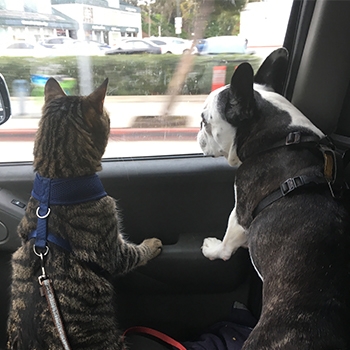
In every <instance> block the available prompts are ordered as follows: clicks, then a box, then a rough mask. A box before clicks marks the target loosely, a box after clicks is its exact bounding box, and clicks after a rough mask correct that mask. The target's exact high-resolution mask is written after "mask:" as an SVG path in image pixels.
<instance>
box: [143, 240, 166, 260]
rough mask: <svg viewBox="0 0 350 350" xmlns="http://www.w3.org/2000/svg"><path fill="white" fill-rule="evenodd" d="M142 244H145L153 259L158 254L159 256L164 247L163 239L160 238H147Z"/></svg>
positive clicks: (150, 257)
mask: <svg viewBox="0 0 350 350" xmlns="http://www.w3.org/2000/svg"><path fill="white" fill-rule="evenodd" d="M142 244H144V245H145V246H146V247H147V248H148V250H149V252H150V256H149V259H153V258H155V257H156V256H158V255H159V254H160V252H161V251H162V247H163V244H162V241H161V240H160V239H158V238H148V239H145V240H144V241H143V242H142Z"/></svg>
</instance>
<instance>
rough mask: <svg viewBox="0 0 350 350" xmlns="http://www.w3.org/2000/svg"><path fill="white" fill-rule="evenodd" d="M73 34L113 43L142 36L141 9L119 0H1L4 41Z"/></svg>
mask: <svg viewBox="0 0 350 350" xmlns="http://www.w3.org/2000/svg"><path fill="white" fill-rule="evenodd" d="M52 36H69V37H71V38H73V39H81V40H84V39H90V40H96V41H99V42H105V43H108V44H110V45H113V43H114V42H115V41H117V40H118V39H119V38H120V37H123V36H139V37H141V36H142V29H141V9H140V8H139V7H136V6H131V5H129V4H126V3H123V2H120V1H119V0H109V1H107V0H16V1H14V0H0V42H1V43H2V44H6V43H9V42H11V41H18V40H21V41H23V40H24V41H27V42H30V43H35V42H38V41H40V40H43V39H44V38H46V37H52Z"/></svg>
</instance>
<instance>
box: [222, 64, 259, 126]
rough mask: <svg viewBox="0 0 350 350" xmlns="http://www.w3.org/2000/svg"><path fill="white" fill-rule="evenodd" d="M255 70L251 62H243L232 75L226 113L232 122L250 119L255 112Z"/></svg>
mask: <svg viewBox="0 0 350 350" xmlns="http://www.w3.org/2000/svg"><path fill="white" fill-rule="evenodd" d="M253 80H254V72H253V68H252V66H251V65H250V64H249V63H246V62H245V63H241V64H240V65H239V66H238V67H237V68H236V70H235V72H234V73H233V75H232V78H231V83H230V88H229V99H228V103H227V105H226V111H225V115H226V118H227V119H228V120H229V121H231V122H239V121H242V120H244V119H249V118H250V117H251V116H252V114H253V106H254V90H253Z"/></svg>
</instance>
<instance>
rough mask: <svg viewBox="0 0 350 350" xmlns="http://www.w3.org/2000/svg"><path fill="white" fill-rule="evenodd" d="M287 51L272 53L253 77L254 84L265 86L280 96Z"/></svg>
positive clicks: (286, 64) (281, 50)
mask: <svg viewBox="0 0 350 350" xmlns="http://www.w3.org/2000/svg"><path fill="white" fill-rule="evenodd" d="M287 68H288V51H287V49H285V48H283V47H282V48H280V49H277V50H275V51H273V52H272V53H271V54H270V55H269V56H268V57H267V58H266V59H265V61H264V62H263V64H262V65H261V66H260V68H259V70H258V72H257V73H256V75H255V77H254V83H256V84H260V85H265V86H266V87H267V88H269V89H272V90H273V91H274V92H277V93H278V94H282V92H283V86H284V83H285V80H286V76H287Z"/></svg>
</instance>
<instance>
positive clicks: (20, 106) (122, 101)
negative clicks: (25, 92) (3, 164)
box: [4, 95, 206, 128]
mask: <svg viewBox="0 0 350 350" xmlns="http://www.w3.org/2000/svg"><path fill="white" fill-rule="evenodd" d="M205 98H206V95H181V96H178V97H177V99H176V101H175V103H174V108H173V110H172V111H171V116H170V117H168V118H169V119H172V117H181V118H178V119H182V118H183V119H184V123H183V124H184V125H182V126H186V127H198V125H199V123H200V115H201V111H202V107H203V103H204V101H205ZM168 99H169V97H168V96H164V95H158V96H153V95H152V96H107V97H106V100H105V107H106V109H107V110H108V112H109V114H110V118H111V127H112V128H126V127H134V126H136V125H135V124H137V123H138V122H139V120H140V119H141V120H143V121H144V120H146V117H154V116H161V115H162V114H163V113H164V109H165V106H166V102H167V100H168ZM43 101H44V100H43V97H26V98H24V99H23V100H22V101H21V100H20V99H19V98H12V99H11V104H12V116H13V118H12V120H11V121H10V122H9V123H7V124H5V125H4V127H6V128H22V127H29V126H30V125H31V123H32V125H33V127H36V126H37V122H38V120H37V119H39V118H40V115H41V108H42V105H43ZM140 117H141V118H140ZM173 119H174V118H173ZM179 122H181V120H180V121H179ZM164 123H165V124H166V121H165V122H164ZM169 123H170V124H171V121H170V122H169ZM165 126H166V125H165Z"/></svg>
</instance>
